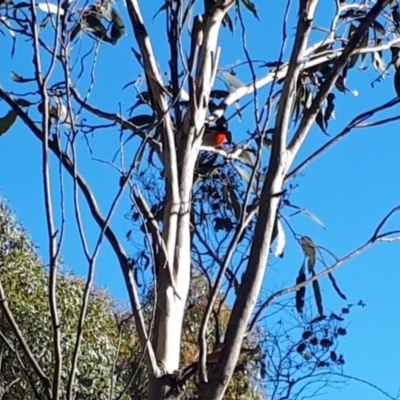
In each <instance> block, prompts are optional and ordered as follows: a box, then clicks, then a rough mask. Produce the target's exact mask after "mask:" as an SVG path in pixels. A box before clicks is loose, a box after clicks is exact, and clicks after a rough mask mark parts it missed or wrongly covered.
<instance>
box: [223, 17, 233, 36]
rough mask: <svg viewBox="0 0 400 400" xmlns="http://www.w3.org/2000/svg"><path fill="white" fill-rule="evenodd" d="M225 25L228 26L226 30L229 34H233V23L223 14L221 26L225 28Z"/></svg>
mask: <svg viewBox="0 0 400 400" xmlns="http://www.w3.org/2000/svg"><path fill="white" fill-rule="evenodd" d="M227 25H228V29H229V30H230V31H231V32H233V22H232V20H231V17H230V16H229V14H228V13H226V14H225V16H224V19H223V20H222V26H223V27H224V28H225V26H227Z"/></svg>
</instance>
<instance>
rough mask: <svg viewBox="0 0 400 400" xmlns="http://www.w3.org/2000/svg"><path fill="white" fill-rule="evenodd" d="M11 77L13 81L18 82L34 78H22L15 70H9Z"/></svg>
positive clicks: (25, 81) (31, 80)
mask: <svg viewBox="0 0 400 400" xmlns="http://www.w3.org/2000/svg"><path fill="white" fill-rule="evenodd" d="M11 79H12V80H13V81H14V82H18V83H27V82H33V81H34V80H35V78H23V77H22V76H21V75H18V74H17V73H16V72H11Z"/></svg>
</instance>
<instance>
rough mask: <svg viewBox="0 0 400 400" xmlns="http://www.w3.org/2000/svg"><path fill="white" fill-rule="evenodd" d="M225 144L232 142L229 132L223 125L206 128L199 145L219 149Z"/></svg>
mask: <svg viewBox="0 0 400 400" xmlns="http://www.w3.org/2000/svg"><path fill="white" fill-rule="evenodd" d="M226 142H228V143H230V142H232V134H231V132H230V131H228V130H227V128H226V127H225V126H223V125H215V126H208V127H206V129H205V131H204V135H203V140H202V142H201V144H202V146H209V147H215V148H219V147H221V146H222V145H223V144H224V143H226Z"/></svg>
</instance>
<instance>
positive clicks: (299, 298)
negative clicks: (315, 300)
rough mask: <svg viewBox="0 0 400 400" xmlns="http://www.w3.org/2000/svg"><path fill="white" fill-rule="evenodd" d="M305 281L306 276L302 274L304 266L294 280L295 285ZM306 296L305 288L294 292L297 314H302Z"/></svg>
mask: <svg viewBox="0 0 400 400" xmlns="http://www.w3.org/2000/svg"><path fill="white" fill-rule="evenodd" d="M305 280H306V274H305V272H304V264H303V265H302V267H301V268H300V271H299V275H298V276H297V279H296V285H298V284H299V283H302V282H304V281H305ZM305 295H306V287H305V286H303V287H301V288H300V289H299V290H297V292H296V310H297V312H299V313H302V312H303V307H304V297H305Z"/></svg>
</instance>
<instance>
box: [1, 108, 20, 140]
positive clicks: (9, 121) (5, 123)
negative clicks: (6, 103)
mask: <svg viewBox="0 0 400 400" xmlns="http://www.w3.org/2000/svg"><path fill="white" fill-rule="evenodd" d="M16 119H17V113H16V112H15V111H14V110H10V111H9V112H8V113H7V114H6V115H5V116H4V117H2V118H0V136H1V135H3V134H4V133H6V132H7V131H8V130H9V129H10V128H11V126H12V125H13V123H14V122H15V120H16Z"/></svg>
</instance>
